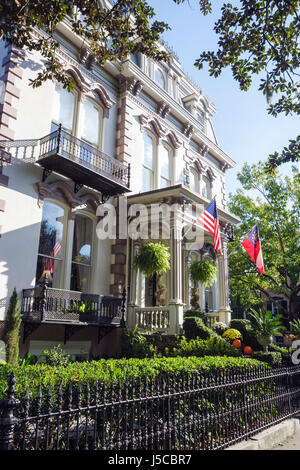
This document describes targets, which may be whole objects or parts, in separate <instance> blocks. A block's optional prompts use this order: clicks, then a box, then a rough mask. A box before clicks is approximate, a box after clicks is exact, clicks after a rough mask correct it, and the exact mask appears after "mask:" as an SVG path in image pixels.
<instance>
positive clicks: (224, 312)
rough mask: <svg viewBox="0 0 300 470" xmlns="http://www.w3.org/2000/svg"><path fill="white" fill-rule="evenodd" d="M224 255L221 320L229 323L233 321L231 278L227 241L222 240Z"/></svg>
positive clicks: (220, 270) (221, 279)
mask: <svg viewBox="0 0 300 470" xmlns="http://www.w3.org/2000/svg"><path fill="white" fill-rule="evenodd" d="M222 247H223V255H219V257H218V261H219V273H218V274H219V320H220V321H222V322H224V323H227V324H228V323H229V322H230V320H231V309H230V302H229V277H228V256H227V241H226V240H224V239H222Z"/></svg>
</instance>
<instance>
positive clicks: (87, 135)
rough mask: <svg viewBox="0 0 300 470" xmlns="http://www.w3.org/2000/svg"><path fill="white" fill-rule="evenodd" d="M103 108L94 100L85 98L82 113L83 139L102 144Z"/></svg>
mask: <svg viewBox="0 0 300 470" xmlns="http://www.w3.org/2000/svg"><path fill="white" fill-rule="evenodd" d="M102 117H103V115H102V110H101V108H100V106H98V105H97V104H96V103H95V102H94V101H93V100H91V99H89V98H85V100H84V102H83V106H82V114H81V139H82V140H85V141H87V142H89V143H90V144H92V145H95V146H96V147H99V146H100V134H101V132H100V130H101V124H102Z"/></svg>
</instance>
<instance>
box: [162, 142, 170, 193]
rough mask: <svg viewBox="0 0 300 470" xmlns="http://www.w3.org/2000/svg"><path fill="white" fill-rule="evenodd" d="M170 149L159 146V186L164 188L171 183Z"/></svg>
mask: <svg viewBox="0 0 300 470" xmlns="http://www.w3.org/2000/svg"><path fill="white" fill-rule="evenodd" d="M170 157H171V156H170V151H169V149H167V147H165V146H164V145H163V146H162V147H161V148H160V187H161V188H166V187H168V186H170V185H171V179H170V174H171V171H170V170H171V158H170Z"/></svg>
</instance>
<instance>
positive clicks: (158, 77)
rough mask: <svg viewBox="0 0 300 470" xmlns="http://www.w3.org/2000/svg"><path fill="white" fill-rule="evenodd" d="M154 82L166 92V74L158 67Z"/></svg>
mask: <svg viewBox="0 0 300 470" xmlns="http://www.w3.org/2000/svg"><path fill="white" fill-rule="evenodd" d="M154 80H155V81H156V83H158V85H159V86H161V87H162V88H163V89H164V90H165V88H166V78H165V74H164V73H163V71H162V70H161V69H159V68H158V67H156V68H155V75H154Z"/></svg>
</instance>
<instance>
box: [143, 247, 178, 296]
mask: <svg viewBox="0 0 300 470" xmlns="http://www.w3.org/2000/svg"><path fill="white" fill-rule="evenodd" d="M170 257H171V256H170V250H169V248H168V247H167V246H165V245H164V244H163V243H161V242H158V243H152V242H149V243H146V244H145V245H143V246H141V247H140V249H139V251H138V253H137V255H136V256H135V259H134V265H135V266H136V267H137V268H138V269H139V270H140V271H141V272H142V273H143V274H145V276H147V277H150V276H154V275H155V274H156V275H157V291H156V300H157V303H158V305H161V304H162V302H163V300H162V296H163V294H164V292H165V290H166V289H165V286H163V285H162V284H161V283H160V280H161V276H162V274H164V273H165V272H167V271H169V269H170V267H171V266H170Z"/></svg>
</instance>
